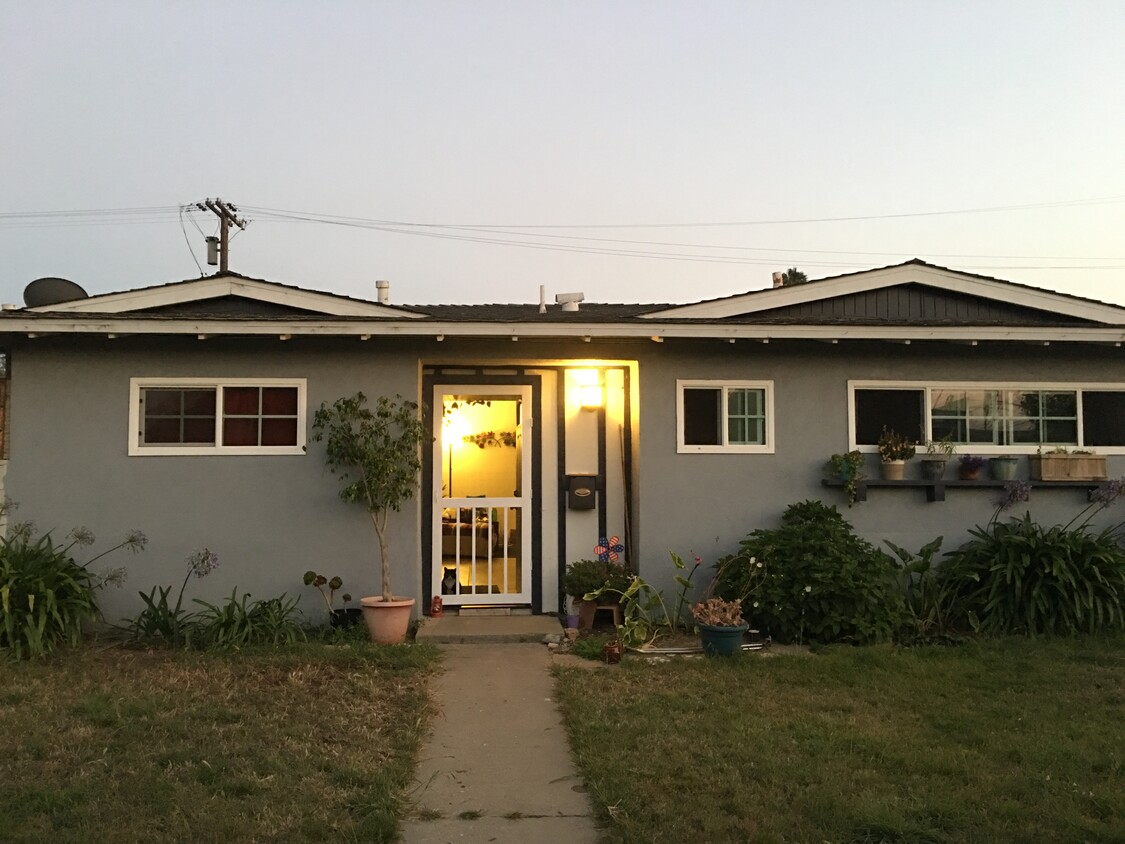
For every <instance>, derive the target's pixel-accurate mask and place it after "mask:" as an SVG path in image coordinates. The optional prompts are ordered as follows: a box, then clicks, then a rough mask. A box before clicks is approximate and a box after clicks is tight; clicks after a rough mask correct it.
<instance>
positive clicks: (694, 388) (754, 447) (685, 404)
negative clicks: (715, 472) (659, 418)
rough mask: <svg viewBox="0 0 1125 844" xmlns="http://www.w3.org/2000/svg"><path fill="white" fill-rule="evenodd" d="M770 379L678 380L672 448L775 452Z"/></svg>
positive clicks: (679, 449) (693, 450)
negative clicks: (674, 444) (674, 439)
mask: <svg viewBox="0 0 1125 844" xmlns="http://www.w3.org/2000/svg"><path fill="white" fill-rule="evenodd" d="M773 431H774V427H773V382H772V381H684V380H679V381H676V450H677V451H678V452H680V453H695V454H715V453H736V454H773V451H774V433H773Z"/></svg>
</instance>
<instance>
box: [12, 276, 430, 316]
mask: <svg viewBox="0 0 1125 844" xmlns="http://www.w3.org/2000/svg"><path fill="white" fill-rule="evenodd" d="M223 296H239V297H242V298H243V299H252V300H254V301H258V302H269V303H271V304H274V305H287V306H289V307H293V308H301V309H302V310H306V311H312V312H314V313H319V314H325V315H326V316H367V317H381V318H384V319H387V318H394V319H421V318H423V315H422V314H416V313H413V312H411V311H407V310H403V309H401V308H395V307H391V306H389V305H380V304H378V303H377V302H363V301H360V300H358V299H346V298H343V297H340V296H333V295H331V294H325V293H316V292H313V291H310V290H298V289H296V288H293V287H287V286H285V285H283V284H277V283H276V282H265V281H257V280H254V279H247V278H240V277H238V276H218V277H215V278H201V279H200V280H199V281H189V282H180V283H176V284H166V285H160V286H157V287H145V288H142V289H140V290H129V291H126V292H123V293H107V294H105V295H103V296H91V297H90V298H88V299H76V300H74V301H71V302H61V303H59V304H57V305H45V306H43V307H39V308H28V309H27V310H28V311H31V312H35V313H75V314H77V313H110V314H119V313H128V312H130V311H141V310H146V309H148V308H160V307H164V306H167V305H182V304H188V303H191V302H203V301H206V300H208V299H218V298H220V297H223Z"/></svg>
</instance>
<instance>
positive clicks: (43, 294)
mask: <svg viewBox="0 0 1125 844" xmlns="http://www.w3.org/2000/svg"><path fill="white" fill-rule="evenodd" d="M89 295H90V294H88V293H87V292H86V291H85V290H83V289H82V288H81V287H80V286H79V285H77V284H75V283H74V282H73V281H70V280H69V279H65V278H54V277H52V276H48V277H47V278H37V279H35V281H33V282H31V284H29V285H28V286H27V287H25V288H24V289H23V303H24V304H25V305H27V307H29V308H45V307H47V306H48V305H59V304H61V303H63V302H73V301H74V300H75V299H86V298H88V297H89Z"/></svg>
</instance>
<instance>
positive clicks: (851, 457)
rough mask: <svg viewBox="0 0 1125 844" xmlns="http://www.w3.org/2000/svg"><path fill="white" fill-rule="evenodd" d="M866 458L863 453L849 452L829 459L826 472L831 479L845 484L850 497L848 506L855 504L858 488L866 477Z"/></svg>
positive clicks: (834, 455) (857, 451)
mask: <svg viewBox="0 0 1125 844" xmlns="http://www.w3.org/2000/svg"><path fill="white" fill-rule="evenodd" d="M864 460H865V457H864V455H863V452H862V451H859V450H855V451H848V452H845V453H844V454H833V455H832V456H831V457H830V458H828V465H827V466H826V467H825V472H827V474H828V476H829V477H831V478H835V479H836V480H839V481H843V482H844V493H845V494H846V495H847V496H848V506H849V507H851V506H852V505H853V504H855V498H856V492H857V486H856V484H857V483H858V482H859V481H862V480H863V478H864V477H865V476H864V474H863V462H864Z"/></svg>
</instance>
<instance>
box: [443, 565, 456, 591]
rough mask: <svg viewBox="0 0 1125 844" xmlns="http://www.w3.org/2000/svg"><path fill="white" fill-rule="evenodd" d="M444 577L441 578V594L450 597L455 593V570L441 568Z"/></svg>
mask: <svg viewBox="0 0 1125 844" xmlns="http://www.w3.org/2000/svg"><path fill="white" fill-rule="evenodd" d="M442 571H443V572H444V575H443V576H442V578H441V594H443V595H452V594H454V593H455V592H456V591H457V569H456V568H451V569H447V568H444V567H443V568H442Z"/></svg>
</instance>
